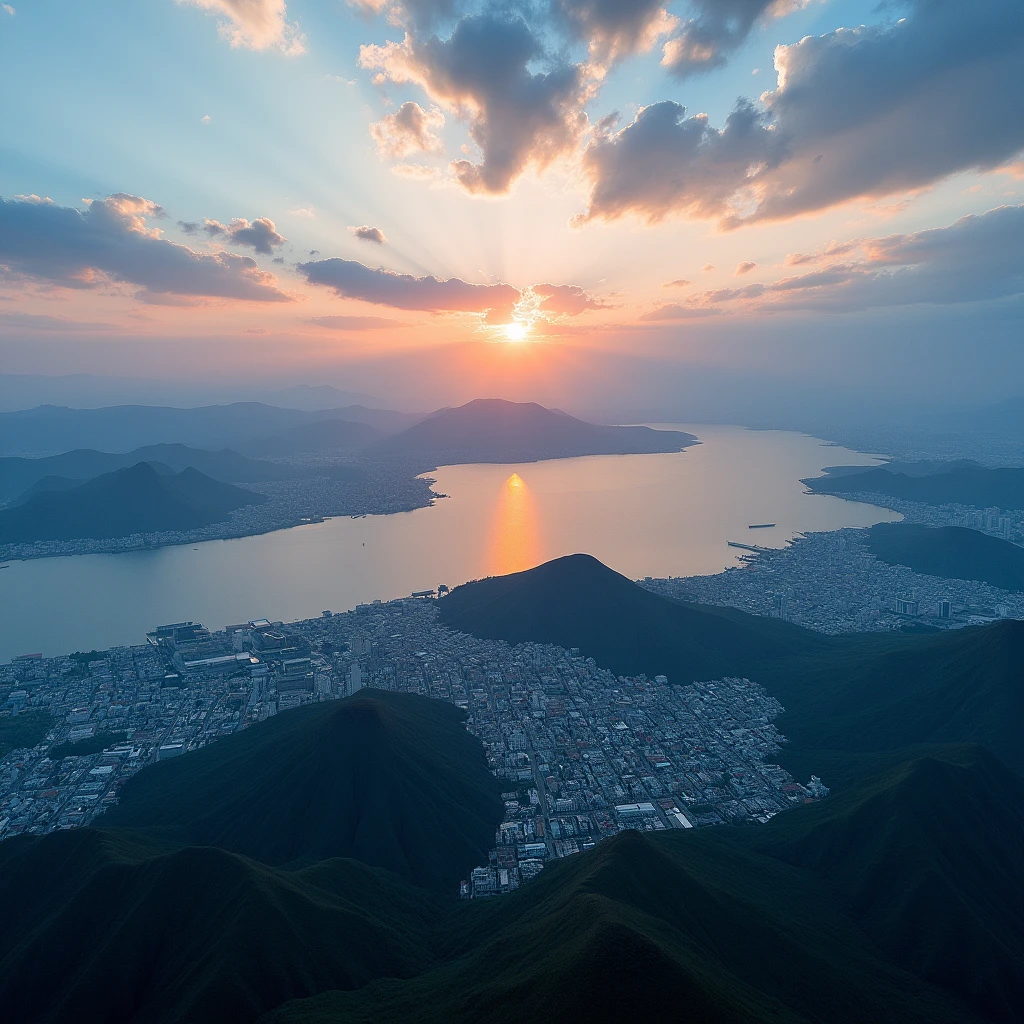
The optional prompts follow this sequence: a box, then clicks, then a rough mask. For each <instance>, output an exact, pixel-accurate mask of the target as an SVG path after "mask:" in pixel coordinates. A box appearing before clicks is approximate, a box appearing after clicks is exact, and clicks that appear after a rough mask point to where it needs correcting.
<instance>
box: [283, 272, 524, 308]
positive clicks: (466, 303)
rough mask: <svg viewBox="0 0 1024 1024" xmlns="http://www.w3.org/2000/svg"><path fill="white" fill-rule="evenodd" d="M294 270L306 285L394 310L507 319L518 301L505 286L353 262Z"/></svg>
mask: <svg viewBox="0 0 1024 1024" xmlns="http://www.w3.org/2000/svg"><path fill="white" fill-rule="evenodd" d="M298 269H299V272H300V273H302V274H303V275H304V276H305V278H306V280H307V281H309V283H310V284H320V285H324V286H325V287H327V288H331V289H333V290H334V291H335V293H336V294H338V295H341V296H344V297H345V298H349V299H362V300H363V301H364V302H373V303H376V304H377V305H381V306H392V307H393V308H395V309H417V310H422V311H424V312H428V313H456V312H459V313H484V312H487V313H489V314H492V315H494V316H508V315H511V312H512V307H513V306H514V305H515V303H516V302H517V300H518V299H519V291H518V290H517V289H515V288H513V287H512V286H511V285H507V284H469V283H467V282H466V281H460V280H459V279H458V278H456V277H453V278H451V279H450V280H448V281H439V280H438V279H437V278H436V277H413V276H412V275H411V274H396V273H395V272H394V271H391V270H384V269H383V268H377V269H373V268H371V267H367V266H364V265H363V264H362V263H357V262H356V261H355V260H342V259H326V260H317V261H315V262H312V263H300V264H299V266H298Z"/></svg>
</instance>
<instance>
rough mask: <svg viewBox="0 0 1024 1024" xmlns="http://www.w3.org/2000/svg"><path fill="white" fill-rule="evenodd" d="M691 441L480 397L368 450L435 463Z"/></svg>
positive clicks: (670, 447)
mask: <svg viewBox="0 0 1024 1024" xmlns="http://www.w3.org/2000/svg"><path fill="white" fill-rule="evenodd" d="M695 441H696V438H695V437H694V436H693V435H692V434H686V433H683V432H682V431H675V430H652V429H651V428H650V427H607V426H599V425H597V424H594V423H586V422H584V421H583V420H578V419H575V418H574V417H572V416H568V415H566V414H565V413H563V412H556V411H554V410H551V409H545V408H544V407H543V406H540V405H536V404H535V403H533V402H527V403H517V402H505V401H502V400H500V399H497V398H487V399H484V398H481V399H477V400H476V401H474V402H470V403H468V404H467V405H463V406H459V408H457V409H443V410H441V411H440V412H437V413H434V415H432V416H429V417H427V418H426V419H425V420H423V421H422V422H420V423H417V424H415V425H414V426H411V427H409V428H408V429H407V430H404V431H402V433H400V434H396V435H395V436H394V437H390V438H387V439H385V440H383V441H380V442H378V443H376V444H375V445H373V446H372V448H371V452H372V453H374V454H378V455H402V456H417V457H421V458H423V459H424V460H425V461H427V462H430V463H431V464H433V465H440V464H441V463H442V462H446V463H448V464H455V463H466V462H536V461H538V460H540V459H561V458H570V457H573V456H579V455H625V454H643V453H647V452H677V451H680V450H681V449H683V448H685V447H686V446H687V445H690V444H693V443H694V442H695Z"/></svg>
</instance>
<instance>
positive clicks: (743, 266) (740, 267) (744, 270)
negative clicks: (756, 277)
mask: <svg viewBox="0 0 1024 1024" xmlns="http://www.w3.org/2000/svg"><path fill="white" fill-rule="evenodd" d="M756 266H757V264H756V263H754V262H752V261H751V260H744V261H743V262H742V263H737V264H736V269H735V270H734V271H733V275H734V276H735V277H742V276H743V275H744V274H749V273H750V272H751V271H752V270H753V269H754V267H756Z"/></svg>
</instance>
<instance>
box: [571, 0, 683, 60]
mask: <svg viewBox="0 0 1024 1024" xmlns="http://www.w3.org/2000/svg"><path fill="white" fill-rule="evenodd" d="M551 8H552V13H553V14H554V16H555V18H556V20H557V21H558V22H560V23H561V24H562V25H563V26H564V27H565V28H566V30H567V31H568V32H569V34H570V35H571V36H572V37H573V38H575V39H577V40H581V41H583V42H585V43H587V45H588V47H589V50H590V57H591V60H593V61H597V62H600V63H602V64H610V63H614V62H615V61H617V60H620V59H621V58H623V57H628V56H630V55H631V54H635V53H645V52H646V51H648V50H650V49H651V47H652V46H654V44H655V43H656V42H657V40H658V38H659V37H660V36H663V35H666V34H667V33H669V32H671V31H672V30H673V29H674V28H675V27H676V26H677V25H678V21H677V19H676V18H673V17H672V16H671V15H670V14H669V13H668V12H667V11H666V10H665V5H664V2H663V0H552V3H551Z"/></svg>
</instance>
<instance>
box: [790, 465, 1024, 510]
mask: <svg viewBox="0 0 1024 1024" xmlns="http://www.w3.org/2000/svg"><path fill="white" fill-rule="evenodd" d="M803 483H805V484H806V485H807V486H808V487H809V488H811V490H813V491H819V492H821V493H824V494H840V495H842V494H856V493H859V492H866V493H872V494H884V495H886V496H887V497H890V498H900V499H902V500H904V501H920V502H923V503H924V504H926V505H946V504H956V505H973V506H975V507H977V508H990V507H993V506H995V507H997V508H1003V509H1014V508H1024V469H985V468H983V467H978V466H974V465H971V464H968V465H967V466H965V467H961V468H954V469H951V470H949V471H947V472H941V473H931V474H929V475H926V476H910V475H908V474H907V473H894V472H890V470H888V469H886V468H883V467H879V468H875V469H868V470H866V471H865V472H863V473H848V474H843V475H840V476H836V475H834V474H832V475H829V476H823V477H813V478H811V479H808V480H804V481H803Z"/></svg>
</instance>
